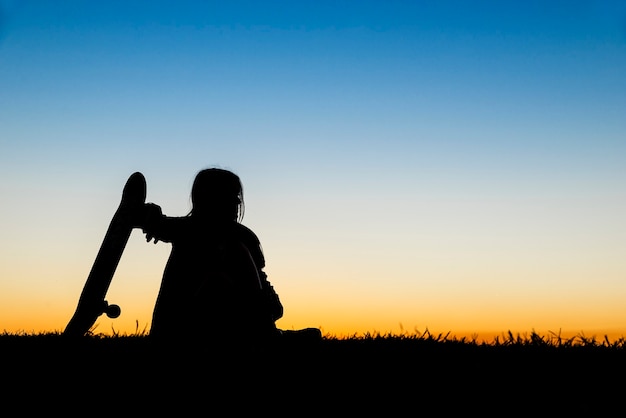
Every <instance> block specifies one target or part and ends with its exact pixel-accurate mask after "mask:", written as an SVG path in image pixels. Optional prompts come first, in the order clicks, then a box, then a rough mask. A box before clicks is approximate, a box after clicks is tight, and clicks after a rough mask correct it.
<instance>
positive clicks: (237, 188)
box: [190, 168, 244, 222]
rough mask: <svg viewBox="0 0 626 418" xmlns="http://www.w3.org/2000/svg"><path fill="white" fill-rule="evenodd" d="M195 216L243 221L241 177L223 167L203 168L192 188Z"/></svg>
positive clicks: (192, 203) (192, 211) (193, 212)
mask: <svg viewBox="0 0 626 418" xmlns="http://www.w3.org/2000/svg"><path fill="white" fill-rule="evenodd" d="M191 205H192V209H191V213H190V214H192V215H194V216H203V217H204V216H206V217H212V218H218V220H229V221H230V220H234V221H237V222H241V220H242V219H243V213H244V203H243V186H242V185H241V180H239V177H238V176H237V175H236V174H235V173H233V172H231V171H228V170H224V169H221V168H207V169H204V170H201V171H200V172H199V173H198V174H197V175H196V178H195V180H194V182H193V186H192V188H191Z"/></svg>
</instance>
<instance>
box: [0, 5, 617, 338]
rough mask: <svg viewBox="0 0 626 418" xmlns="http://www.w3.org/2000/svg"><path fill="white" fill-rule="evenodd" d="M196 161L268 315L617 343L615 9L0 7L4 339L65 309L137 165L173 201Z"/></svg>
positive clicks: (133, 310)
mask: <svg viewBox="0 0 626 418" xmlns="http://www.w3.org/2000/svg"><path fill="white" fill-rule="evenodd" d="M208 166H220V167H224V168H229V169H232V170H233V171H235V172H236V173H237V174H239V175H240V177H241V178H242V181H243V183H244V191H245V200H246V214H245V218H244V224H246V225H248V226H249V227H251V228H252V229H253V230H255V231H256V232H257V234H258V235H259V237H260V239H261V242H262V244H263V248H264V251H265V255H266V258H267V268H266V271H267V273H268V275H269V278H270V281H271V282H272V284H273V285H274V287H275V288H276V289H277V291H278V292H279V294H280V296H281V299H282V301H283V304H284V306H285V316H284V318H282V319H281V320H280V321H279V322H278V325H279V326H280V327H282V328H286V329H291V328H301V327H307V326H317V327H321V328H322V330H323V331H324V332H325V333H330V334H334V335H353V334H360V333H366V332H381V333H387V332H391V333H399V332H404V331H407V332H413V331H414V330H418V331H424V330H425V329H428V330H430V331H431V332H436V333H439V332H442V333H447V332H451V333H452V334H455V335H465V334H477V335H479V336H481V335H482V336H487V335H489V333H502V332H506V331H508V330H512V331H514V332H520V333H524V332H530V331H532V330H535V331H538V332H541V333H547V332H555V333H558V332H563V333H568V332H571V333H574V334H576V333H584V334H585V335H587V336H589V335H594V334H600V335H602V334H610V335H618V336H620V335H626V187H625V185H626V4H625V3H624V2H621V1H614V2H613V1H549V2H546V1H524V2H502V1H471V2H469V1H468V2H460V1H459V2H451V1H393V0H391V1H325V0H317V1H262V2H256V1H228V2H213V1H160V0H159V1H157V0H150V1H133V2H127V1H106V2H94V1H87V0H84V1H79V0H76V1H34V0H33V1H6V0H0V196H1V199H2V202H1V203H2V204H1V205H0V331H1V330H5V331H8V332H20V331H24V332H45V331H61V330H62V329H63V328H64V327H65V325H66V324H67V321H68V320H69V318H70V317H71V315H72V313H73V311H74V309H75V308H76V303H77V301H78V297H79V295H80V292H81V290H82V286H83V284H84V281H85V279H86V277H87V275H88V273H89V270H90V268H91V264H92V263H93V261H94V259H95V256H96V253H97V251H98V249H99V246H100V243H101V241H102V238H103V236H104V233H105V231H106V228H107V226H108V224H109V221H110V219H111V216H112V214H113V212H114V211H115V209H116V207H117V205H118V204H119V200H120V197H121V190H122V187H123V185H124V182H125V181H126V179H127V177H128V176H129V175H130V174H131V173H132V172H134V171H141V172H142V173H144V175H145V176H146V178H147V181H148V201H152V202H155V203H158V204H159V205H161V206H162V208H163V210H164V212H165V213H166V214H168V215H172V216H176V215H184V214H186V213H187V211H188V210H189V209H190V202H189V192H190V188H191V183H192V181H193V178H194V176H195V174H196V173H197V171H199V170H200V169H202V168H205V167H208ZM169 250H170V247H169V246H168V245H167V244H163V243H160V244H158V245H156V246H155V245H153V244H146V243H145V241H144V239H143V236H142V234H141V233H140V232H139V231H136V232H134V233H133V235H132V236H131V239H130V242H129V244H128V246H127V249H126V252H125V253H124V256H123V258H122V261H121V263H120V266H119V268H118V271H117V273H116V277H115V278H114V280H113V283H112V284H111V288H110V291H109V295H108V300H109V301H110V302H114V303H118V304H120V305H121V306H122V316H121V317H120V318H118V319H116V320H110V319H107V318H101V319H100V320H99V321H98V323H99V325H98V328H97V331H100V332H105V333H109V332H111V330H112V329H115V330H116V331H119V332H129V333H130V332H133V331H134V330H135V329H136V327H137V326H138V327H139V329H140V330H142V329H144V328H149V324H150V317H151V312H152V308H153V305H154V301H155V298H156V294H157V291H158V287H159V284H160V280H161V275H162V271H163V267H164V265H165V262H166V260H167V257H168V254H169Z"/></svg>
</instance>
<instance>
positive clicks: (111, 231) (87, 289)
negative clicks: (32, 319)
mask: <svg viewBox="0 0 626 418" xmlns="http://www.w3.org/2000/svg"><path fill="white" fill-rule="evenodd" d="M145 201H146V179H145V177H144V176H143V174H141V173H140V172H135V173H133V174H132V175H131V176H130V177H129V178H128V180H127V181H126V185H125V186H124V190H123V192H122V200H121V202H120V205H119V207H118V208H117V210H116V211H115V214H114V215H113V219H112V220H111V223H110V224H109V228H108V229H107V231H106V234H105V236H104V240H103V241H102V244H101V245H100V250H99V251H98V254H97V256H96V260H95V261H94V263H93V266H92V267H91V271H90V272H89V276H88V277H87V281H86V282H85V286H84V287H83V291H82V293H81V295H80V299H79V300H78V306H77V307H76V311H75V312H74V315H73V316H72V318H71V319H70V321H69V323H68V324H67V326H66V328H65V330H64V332H63V335H68V336H84V335H85V334H87V333H88V332H89V330H90V329H91V327H93V325H94V324H95V322H96V320H97V319H98V317H99V316H100V315H102V314H103V313H105V314H106V315H107V316H108V317H110V318H117V317H118V316H119V315H120V312H121V310H120V307H119V306H117V305H109V303H108V302H107V301H106V300H105V297H106V293H107V291H108V289H109V285H110V284H111V280H112V279H113V275H114V274H115V270H116V269H117V265H118V264H119V261H120V259H121V257H122V253H123V252H124V248H125V247H126V243H127V242H128V238H129V237H130V234H131V232H132V230H133V228H134V227H136V226H137V225H136V223H137V221H138V219H139V218H140V213H141V210H142V208H143V206H144V203H145Z"/></svg>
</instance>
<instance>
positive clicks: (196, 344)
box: [0, 330, 626, 417]
mask: <svg viewBox="0 0 626 418" xmlns="http://www.w3.org/2000/svg"><path fill="white" fill-rule="evenodd" d="M0 358H2V359H3V366H2V377H3V381H4V382H5V383H6V382H11V383H10V384H9V385H6V384H5V388H10V389H8V390H7V389H5V391H4V392H3V396H4V398H3V399H4V400H5V405H8V404H9V403H13V402H14V399H13V396H17V395H20V394H21V395H23V394H29V395H30V396H32V395H33V394H36V397H39V396H52V398H51V399H50V400H49V403H47V404H46V405H47V409H46V412H47V413H50V411H51V406H52V405H59V399H61V400H63V399H67V397H68V395H69V396H73V397H74V398H72V399H74V400H75V403H76V402H78V403H81V406H80V407H81V408H82V409H81V410H82V411H83V412H84V411H85V409H84V408H87V409H86V410H92V409H93V408H94V405H100V406H101V407H104V408H105V409H111V410H118V411H119V410H121V411H124V412H126V413H127V414H131V412H132V411H133V409H134V410H135V411H136V413H141V414H142V416H144V415H145V414H147V413H148V411H149V410H151V409H152V410H154V411H156V412H159V411H160V410H161V409H162V407H165V405H170V406H172V404H175V407H176V408H177V411H178V412H179V413H178V414H177V415H180V416H187V415H191V414H193V415H195V414H196V412H197V411H196V409H197V408H206V407H207V406H208V405H213V404H215V403H223V402H227V403H228V405H229V408H235V409H234V410H233V411H235V412H237V411H239V413H241V414H246V412H245V411H247V410H245V409H240V408H243V407H244V406H246V405H248V406H251V405H254V406H255V408H257V409H259V408H260V409H265V410H266V412H267V411H269V412H271V413H273V414H274V415H284V416H302V415H306V416H308V415H309V414H313V413H314V411H316V412H315V413H320V414H323V415H324V416H344V415H345V416H359V415H365V414H367V415H368V416H369V415H372V414H376V415H383V416H386V417H387V416H400V415H402V416H403V415H407V411H412V413H408V415H416V416H418V415H424V414H426V412H427V411H430V412H429V413H428V414H426V415H433V414H437V415H450V414H456V413H470V412H472V411H473V412H472V414H476V413H478V412H480V414H481V415H483V416H484V415H487V416H496V415H497V416H500V415H533V416H535V415H536V416H548V415H555V416H564V415H567V414H569V413H573V414H574V416H578V415H591V416H599V415H601V412H602V410H603V409H604V408H608V409H607V411H613V410H614V408H622V407H623V401H622V400H623V398H624V396H625V395H624V393H626V386H625V384H624V383H623V381H624V377H623V376H624V375H626V341H625V340H624V339H623V338H620V339H617V340H613V341H611V340H609V339H608V338H607V337H604V338H596V337H586V336H584V335H578V336H575V337H571V338H564V337H562V336H560V335H559V334H558V333H550V334H548V335H539V334H537V333H535V332H529V333H528V334H514V333H512V332H508V333H505V334H503V335H502V336H501V337H499V338H495V339H494V340H493V341H491V342H484V341H478V340H477V339H476V338H465V337H463V338H456V337H455V336H453V335H450V334H434V333H431V332H429V331H428V330H425V331H423V332H417V331H416V332H413V333H403V334H391V333H387V334H382V333H366V334H364V335H356V334H355V335H352V336H347V337H336V336H333V335H325V336H324V337H323V339H322V341H320V342H319V343H318V344H304V345H303V344H281V345H278V346H271V347H266V348H263V349H261V348H259V347H253V346H246V347H243V346H241V347H228V348H227V349H223V346H222V345H220V344H219V342H215V341H212V340H208V339H206V338H203V336H202V335H201V334H199V335H195V336H191V338H190V339H189V340H180V341H174V342H170V343H168V344H163V345H159V344H155V343H154V342H153V341H151V340H150V338H149V336H148V335H147V333H146V332H145V331H141V330H140V331H138V332H136V333H134V334H129V335H121V334H119V333H116V334H115V335H105V334H96V333H94V334H93V335H91V336H89V337H85V338H80V339H77V340H67V339H66V338H64V337H63V336H62V335H61V334H60V333H55V332H52V333H42V334H29V333H7V332H4V333H2V334H0ZM61 377H62V378H61ZM60 382H64V383H62V384H61V383H60ZM20 388H21V389H20ZM11 391H13V392H14V393H13V394H11ZM83 392H84V393H83ZM77 394H80V396H78V395H77ZM294 403H295V405H301V406H302V407H306V410H307V411H308V412H307V413H306V414H302V413H301V412H302V411H299V412H298V411H297V413H294V411H293V410H290V409H289V407H287V404H294ZM29 405H30V404H29ZM61 405H64V406H63V407H64V408H65V407H67V404H66V403H63V402H61ZM31 406H32V405H31ZM187 407H190V408H191V407H193V408H196V409H192V410H189V414H187V413H185V412H184V409H185V408H187ZM180 408H182V409H181V410H180V411H179V409H180ZM211 408H212V406H211ZM611 408H613V409H611ZM277 409H286V411H285V414H281V413H278V411H277ZM63 411H65V409H63ZM194 411H196V412H194ZM516 411H517V412H516ZM231 412H232V411H231ZM235 412H233V413H228V414H220V415H238V413H235ZM612 414H613V413H612Z"/></svg>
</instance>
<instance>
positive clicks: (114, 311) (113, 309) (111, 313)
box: [104, 305, 122, 318]
mask: <svg viewBox="0 0 626 418" xmlns="http://www.w3.org/2000/svg"><path fill="white" fill-rule="evenodd" d="M104 313H105V314H106V315H107V316H108V317H109V318H117V317H118V316H120V314H121V313H122V309H121V308H120V307H119V306H118V305H109V306H107V308H106V310H105V311H104Z"/></svg>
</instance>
